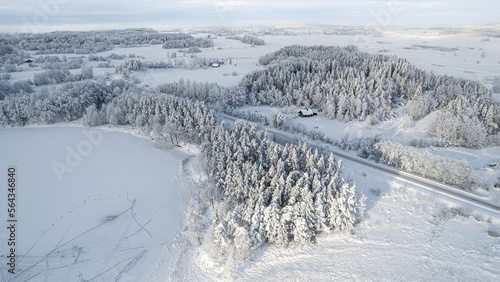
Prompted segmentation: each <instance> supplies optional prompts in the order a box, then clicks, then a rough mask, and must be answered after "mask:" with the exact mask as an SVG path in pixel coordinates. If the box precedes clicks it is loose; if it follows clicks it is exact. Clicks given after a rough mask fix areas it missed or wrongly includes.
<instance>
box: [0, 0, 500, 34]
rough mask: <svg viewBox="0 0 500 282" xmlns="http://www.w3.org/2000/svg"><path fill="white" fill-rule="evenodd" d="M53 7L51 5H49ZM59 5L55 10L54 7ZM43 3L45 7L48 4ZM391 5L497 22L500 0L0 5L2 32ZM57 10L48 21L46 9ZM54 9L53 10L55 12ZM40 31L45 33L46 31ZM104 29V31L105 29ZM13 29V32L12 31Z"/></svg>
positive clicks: (291, 18) (361, 16) (403, 20)
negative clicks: (28, 25) (36, 25)
mask: <svg viewBox="0 0 500 282" xmlns="http://www.w3.org/2000/svg"><path fill="white" fill-rule="evenodd" d="M50 3H51V4H52V6H50ZM54 3H55V4H58V6H57V7H55V6H54ZM44 5H45V6H44ZM391 5H393V6H394V5H398V6H399V7H402V8H403V9H402V12H400V13H398V14H397V15H393V16H392V21H391V24H392V25H432V24H450V25H455V24H491V23H497V24H498V23H499V20H498V14H500V1H497V0H483V1H481V0H478V1H452V0H442V1H417V0H400V1H397V0H391V1H382V0H372V1H366V0H351V1H336V0H333V1H329V0H308V1H303V0H274V1H271V0H170V1H160V0H141V1H134V0H120V1H117V0H108V1H103V0H86V1H79V0H71V1H70V0H16V1H5V2H4V3H2V4H1V6H0V28H1V27H2V26H10V27H16V26H17V29H18V30H17V31H19V29H20V26H22V25H23V24H24V23H25V22H26V21H33V20H34V19H36V17H37V16H38V18H37V19H38V20H39V21H40V20H41V19H42V20H43V23H44V26H42V27H43V28H45V29H52V30H54V29H57V28H58V26H65V27H66V26H68V25H70V24H78V25H79V26H85V25H88V26H90V25H92V26H94V25H96V24H107V25H113V26H120V24H121V25H123V26H130V25H135V26H148V25H150V24H152V23H156V24H162V23H163V25H165V26H172V25H177V26H182V25H186V26H192V25H198V26H209V25H217V26H224V25H244V24H252V25H259V24H275V25H280V24H284V23H286V24H293V23H296V24H315V23H321V24H337V25H343V24H345V25H365V24H367V23H368V22H370V21H373V18H372V17H373V16H372V15H373V14H374V13H377V12H380V11H383V10H384V9H387V7H389V6H391ZM47 7H48V8H49V9H55V8H57V9H56V10H57V11H55V12H53V13H51V15H50V16H49V17H48V18H46V19H45V18H43V17H41V16H40V15H42V16H43V14H44V13H45V14H47V13H46V12H45V11H46V9H47ZM51 7H52V8H51ZM43 28H42V29H43ZM104 28H105V27H104ZM9 31H10V30H9Z"/></svg>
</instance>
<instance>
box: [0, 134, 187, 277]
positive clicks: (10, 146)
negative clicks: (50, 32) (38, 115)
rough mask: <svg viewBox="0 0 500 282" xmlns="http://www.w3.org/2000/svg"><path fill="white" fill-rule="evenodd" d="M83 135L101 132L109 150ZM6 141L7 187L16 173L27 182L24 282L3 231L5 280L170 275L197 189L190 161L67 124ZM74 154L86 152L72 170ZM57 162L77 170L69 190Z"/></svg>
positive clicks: (20, 215) (181, 154)
mask: <svg viewBox="0 0 500 282" xmlns="http://www.w3.org/2000/svg"><path fill="white" fill-rule="evenodd" d="M69 126H72V125H71V124H70V125H69ZM83 132H92V133H93V136H94V137H96V140H98V139H99V138H97V137H98V136H99V135H101V136H102V142H96V143H97V145H93V144H92V143H90V141H89V139H88V138H87V137H86V136H85V135H84V134H83ZM0 136H1V140H2V141H1V143H2V146H1V148H0V156H2V158H1V161H0V163H1V165H0V166H1V167H2V168H3V170H4V171H5V173H2V183H7V177H6V174H7V173H6V172H7V168H8V167H9V166H12V165H14V166H15V167H16V171H17V172H16V175H17V179H18V181H17V183H18V186H17V189H16V200H17V207H18V208H17V219H18V223H17V226H18V228H17V238H16V239H17V245H18V248H17V255H18V262H17V267H16V269H17V271H16V275H17V276H11V275H10V274H8V273H7V271H6V268H5V263H4V261H5V260H6V258H5V256H4V254H6V247H7V244H6V241H5V239H6V238H7V237H6V236H5V235H6V229H5V228H2V232H1V233H0V234H1V235H3V236H2V237H1V241H2V242H1V250H2V252H1V254H2V257H1V259H2V266H1V280H2V281H26V280H29V281H84V280H85V281H87V280H88V281H112V280H113V279H115V278H119V279H118V280H120V281H141V280H144V281H151V280H153V281H155V280H162V279H163V277H168V276H169V273H171V272H172V271H173V268H172V267H175V261H176V258H177V257H178V255H179V253H180V245H182V244H183V239H182V236H181V235H182V229H183V224H182V222H183V215H184V211H185V209H186V204H187V202H188V199H189V196H188V190H189V187H187V186H186V185H188V184H187V183H186V182H185V181H184V177H183V176H182V169H181V166H182V163H183V161H184V160H187V159H189V158H190V156H191V153H189V152H188V151H185V150H184V151H182V150H172V149H171V150H162V149H160V148H157V147H156V146H155V144H154V143H153V142H152V141H150V140H149V139H143V138H138V137H135V136H132V135H131V134H129V133H124V132H119V131H112V130H102V129H95V130H94V129H87V128H84V127H73V126H72V127H68V125H66V126H64V125H63V126H59V127H38V128H36V127H33V128H14V129H1V130H0ZM87 141H89V142H88V143H86V142H87ZM82 144H83V145H82ZM88 144H92V146H91V149H89V150H87V149H85V146H86V145H88ZM68 148H72V149H73V150H75V151H76V152H77V153H78V149H79V148H80V151H81V152H84V154H81V155H80V156H81V162H80V163H79V164H78V165H75V164H76V161H75V163H71V159H70V162H66V157H67V155H68V152H69V151H70V150H71V149H68ZM87 152H88V154H87ZM53 162H59V163H60V164H62V165H66V164H71V165H74V167H73V166H71V167H70V166H68V167H70V169H71V170H72V171H71V172H68V173H65V174H63V175H62V176H63V177H62V182H59V180H58V178H57V175H56V173H55V172H54V170H53V168H52V163H53ZM5 190H7V189H5ZM6 193H7V192H6V191H5V193H4V195H2V197H1V199H2V203H1V204H2V211H3V210H4V209H5V210H6V209H7V208H6V205H7V200H6V197H4V196H6ZM133 202H135V204H133ZM132 206H133V208H132ZM4 217H6V215H5V212H2V219H5V218H4ZM5 220H6V219H5ZM5 222H6V221H5Z"/></svg>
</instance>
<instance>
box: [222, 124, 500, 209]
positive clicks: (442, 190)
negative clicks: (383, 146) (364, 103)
mask: <svg viewBox="0 0 500 282" xmlns="http://www.w3.org/2000/svg"><path fill="white" fill-rule="evenodd" d="M219 118H220V119H221V120H224V121H225V122H226V123H227V122H230V123H234V122H236V121H237V120H238V118H235V117H233V116H229V115H226V114H221V115H220V117H219ZM228 125H229V124H228ZM260 129H263V130H266V131H267V132H268V133H270V134H271V135H273V137H275V138H274V139H277V138H276V137H279V138H278V139H281V140H286V142H288V143H298V142H299V141H302V138H300V137H299V136H297V135H296V134H292V133H289V132H286V131H283V130H279V129H276V128H271V127H264V126H260ZM278 142H279V141H278ZM312 142H313V143H315V144H320V145H321V147H322V148H324V149H327V150H328V151H330V152H332V153H333V155H334V156H336V157H337V158H340V159H343V160H349V161H351V162H354V163H357V164H360V165H363V166H368V167H370V168H373V169H375V170H378V171H380V172H383V173H386V174H389V175H391V176H393V177H395V178H397V179H399V180H402V181H404V182H407V183H408V184H411V185H414V186H416V187H417V188H419V189H421V190H426V191H431V192H435V193H437V194H440V195H442V196H444V197H447V198H449V199H452V200H455V201H457V202H461V203H465V204H468V205H472V206H474V207H476V208H478V209H481V210H483V211H487V212H489V213H492V214H495V215H498V216H500V205H498V204H495V203H492V202H490V201H489V200H488V199H486V198H485V197H481V196H478V195H475V194H473V193H471V192H467V191H465V190H463V189H460V188H458V187H455V186H452V185H448V184H444V183H442V182H439V181H436V180H433V179H429V178H426V177H423V176H420V175H417V174H413V173H410V172H407V171H403V170H399V169H396V168H393V167H390V166H387V165H382V164H379V163H375V162H374V161H371V160H367V159H363V158H360V157H358V156H355V155H352V154H350V153H349V151H343V150H341V149H339V148H338V147H336V146H333V145H331V144H328V143H325V142H322V141H312ZM280 143H281V142H280Z"/></svg>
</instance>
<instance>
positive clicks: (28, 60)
mask: <svg viewBox="0 0 500 282" xmlns="http://www.w3.org/2000/svg"><path fill="white" fill-rule="evenodd" d="M24 62H25V63H28V64H31V63H33V61H32V60H30V59H27V60H26V61H24Z"/></svg>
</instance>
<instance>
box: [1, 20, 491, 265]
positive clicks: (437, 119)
mask: <svg viewBox="0 0 500 282" xmlns="http://www.w3.org/2000/svg"><path fill="white" fill-rule="evenodd" d="M227 39H231V40H240V41H241V42H242V43H243V44H248V45H252V46H255V45H257V46H259V45H264V44H265V42H264V40H262V39H260V38H258V37H255V36H248V35H247V36H236V35H231V36H228V37H227ZM142 45H161V46H162V47H163V48H164V49H166V50H170V51H169V52H170V53H169V58H168V59H167V60H164V61H154V62H153V61H145V60H144V59H143V58H141V57H140V56H135V55H129V56H124V55H117V54H110V55H106V56H100V55H99V53H100V52H105V51H110V50H113V49H114V48H117V47H123V48H132V47H135V46H142ZM213 47H214V42H213V36H212V37H211V36H210V35H206V36H203V37H197V38H195V37H193V36H191V35H189V34H187V33H186V34H185V33H160V32H156V31H152V30H142V29H137V30H123V31H99V32H53V33H48V34H17V35H8V34H7V35H5V36H2V39H1V40H0V56H1V57H0V63H1V64H2V71H3V73H4V74H3V75H2V80H0V124H1V125H2V126H3V127H24V126H33V125H45V124H54V123H58V122H70V121H75V120H79V119H82V122H83V124H84V125H85V126H87V127H98V126H102V125H106V124H111V125H116V126H129V127H131V128H132V129H133V130H135V131H136V132H140V133H141V134H142V135H144V136H147V137H148V138H150V139H152V140H154V141H155V142H157V143H159V144H168V145H169V146H172V147H176V146H184V145H186V144H195V145H196V146H197V147H198V148H199V149H200V151H201V154H200V157H199V158H200V163H201V164H200V170H201V171H202V172H201V173H202V174H203V175H205V176H206V178H205V180H204V183H203V185H199V187H197V188H198V191H196V193H194V194H193V196H192V199H191V207H190V211H189V212H188V214H187V216H186V226H187V231H186V232H187V234H189V238H190V241H191V243H192V244H193V245H195V246H200V248H204V249H205V250H208V252H209V253H210V254H211V255H212V256H213V257H217V258H226V259H227V258H237V259H244V258H245V257H247V256H248V254H249V253H251V252H252V251H254V250H255V249H257V248H258V247H259V246H261V245H262V244H265V243H269V244H276V245H283V246H287V245H289V244H309V243H314V242H315V238H316V236H317V235H318V234H320V233H325V232H331V231H349V230H351V229H352V228H353V227H354V226H355V225H356V223H357V222H359V221H360V220H361V219H362V217H363V214H364V205H365V204H364V196H363V195H362V194H361V193H360V192H359V191H357V189H356V185H355V184H354V182H353V181H352V180H345V179H344V178H343V176H342V164H341V161H340V160H338V159H335V158H334V156H333V155H332V154H331V153H329V152H328V150H325V149H322V148H321V147H318V146H311V145H308V144H306V143H302V142H299V143H298V144H297V143H294V142H290V143H287V142H281V141H280V142H278V141H273V140H272V139H271V138H268V136H267V133H266V131H265V130H264V129H262V126H263V125H264V124H267V121H265V118H264V119H261V120H259V119H258V118H256V119H255V118H254V119H252V120H253V121H249V120H239V121H236V122H234V124H233V123H231V122H230V121H227V120H226V121H224V115H229V116H231V115H235V116H237V115H238V111H237V109H239V108H241V107H244V106H253V107H259V106H271V107H277V108H280V109H283V108H290V107H296V108H313V109H317V110H318V111H320V112H322V113H323V114H324V115H325V116H327V117H328V118H330V119H332V120H338V121H342V122H348V121H352V120H357V121H366V122H367V124H370V125H376V124H379V123H382V122H385V121H389V120H391V119H394V118H396V117H400V116H401V115H404V116H407V117H408V118H409V119H411V120H413V121H418V120H421V119H424V118H426V117H431V118H432V120H431V122H430V123H429V126H428V128H427V129H426V132H427V134H428V136H429V137H430V138H429V140H431V141H426V142H432V145H434V146H438V147H445V146H458V147H466V148H484V147H487V146H493V145H496V146H499V145H500V134H499V131H500V103H499V102H498V101H496V100H495V99H494V98H493V96H492V92H491V90H489V89H488V88H486V87H485V86H483V85H482V84H480V83H479V82H476V81H472V80H466V79H463V78H457V77H452V76H446V75H435V74H433V73H429V72H427V71H425V70H422V69H419V68H417V67H415V66H414V65H412V64H411V63H409V62H408V61H407V60H406V59H404V58H398V57H396V56H389V55H383V54H370V53H366V52H362V51H359V50H358V48H357V47H355V46H347V47H326V46H300V45H292V46H287V47H284V48H282V49H280V50H278V51H276V52H272V53H269V54H267V55H264V56H262V57H260V59H259V64H260V65H261V66H262V68H261V69H259V70H256V71H253V72H250V73H248V74H245V75H244V76H243V77H242V78H241V80H240V83H239V84H238V85H237V86H231V87H226V86H221V85H219V84H217V83H210V82H195V81H191V80H185V79H181V80H179V81H176V82H173V83H172V82H168V83H159V84H158V85H157V87H147V86H145V85H143V84H141V83H140V81H138V79H137V78H135V77H134V76H133V75H131V74H133V73H138V72H146V71H147V70H148V69H161V68H163V69H196V68H207V67H210V66H211V65H212V64H213V63H216V62H219V60H218V59H207V58H198V57H197V56H196V54H197V53H199V52H201V51H200V50H201V49H203V48H213ZM200 48H201V49H200ZM57 54H78V55H82V54H83V55H82V56H77V57H74V58H67V57H66V55H65V56H63V57H60V56H59V55H57ZM179 54H182V56H180V55H179ZM186 55H187V57H186ZM94 61H97V62H98V63H99V68H111V69H113V68H114V74H108V75H107V76H106V77H97V78H95V77H94V68H93V67H92V66H91V65H89V62H94ZM120 61H121V63H120V64H119V65H116V66H115V65H112V62H120ZM25 67H28V68H40V71H37V72H35V73H33V77H32V78H29V79H24V80H19V79H18V80H16V81H15V82H13V83H11V74H15V73H16V72H22V71H23V68H25ZM76 70H79V72H78V71H76ZM282 119H283V115H282V113H281V112H278V113H275V115H274V120H273V121H272V124H273V125H274V127H276V128H278V129H282V130H287V131H290V132H297V130H298V129H296V128H292V127H290V126H287V125H284V124H283V120H282ZM264 121H265V122H264ZM301 133H305V134H306V135H310V136H309V137H310V138H311V139H319V140H322V141H324V142H327V143H329V144H333V145H336V146H339V147H340V148H342V149H345V150H355V151H356V152H357V154H358V155H359V156H361V157H363V158H370V159H373V160H376V161H378V162H383V163H385V164H388V165H391V166H394V167H397V168H401V169H404V170H407V171H411V172H415V173H418V174H421V175H424V176H427V177H430V178H434V179H437V180H440V181H442V182H445V183H449V184H453V185H457V186H460V187H462V188H464V189H471V188H473V186H474V185H479V184H478V183H477V180H476V179H475V178H474V175H473V171H472V168H470V166H469V164H468V163H466V162H463V161H457V160H455V159H451V158H447V157H442V156H436V155H432V156H431V155H430V154H427V153H425V152H422V151H419V150H416V148H418V147H420V146H425V144H423V145H422V144H418V142H416V143H415V144H413V146H406V145H402V144H399V143H397V142H395V141H391V140H382V139H381V138H380V136H373V137H368V138H359V137H351V136H348V135H346V136H344V137H343V138H342V139H341V140H332V139H329V138H327V137H324V136H316V137H314V136H313V134H312V132H301Z"/></svg>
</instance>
